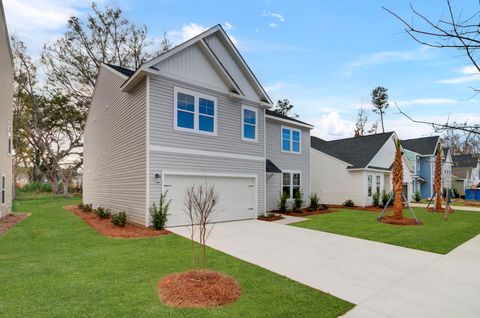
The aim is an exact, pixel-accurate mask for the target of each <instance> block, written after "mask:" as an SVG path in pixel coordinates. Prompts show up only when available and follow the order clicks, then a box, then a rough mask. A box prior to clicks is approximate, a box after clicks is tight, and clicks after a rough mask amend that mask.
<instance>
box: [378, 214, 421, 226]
mask: <svg viewBox="0 0 480 318" xmlns="http://www.w3.org/2000/svg"><path fill="white" fill-rule="evenodd" d="M380 222H382V223H385V224H393V225H422V224H423V223H422V221H419V223H418V224H417V221H416V220H415V219H413V218H401V219H395V218H394V217H393V216H390V215H387V216H384V217H383V218H382V219H381V220H380Z"/></svg>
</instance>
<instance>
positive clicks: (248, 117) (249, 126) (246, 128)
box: [242, 106, 257, 141]
mask: <svg viewBox="0 0 480 318" xmlns="http://www.w3.org/2000/svg"><path fill="white" fill-rule="evenodd" d="M242 139H243V140H247V141H257V110H256V109H255V108H253V107H248V106H243V107H242Z"/></svg>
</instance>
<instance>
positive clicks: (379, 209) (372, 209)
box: [330, 205, 393, 212]
mask: <svg viewBox="0 0 480 318" xmlns="http://www.w3.org/2000/svg"><path fill="white" fill-rule="evenodd" d="M330 206H331V207H334V208H338V209H349V210H358V211H370V212H382V211H383V206H373V205H370V206H366V207H361V206H354V207H351V208H350V207H346V206H344V205H330ZM385 211H387V212H388V211H393V208H387V209H386V210H385Z"/></svg>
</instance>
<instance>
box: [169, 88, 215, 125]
mask: <svg viewBox="0 0 480 318" xmlns="http://www.w3.org/2000/svg"><path fill="white" fill-rule="evenodd" d="M215 108H216V100H215V98H213V97H208V96H206V95H203V94H200V93H196V92H191V91H187V90H182V89H177V88H175V129H178V130H185V131H192V132H197V133H206V134H215V133H216V109H215Z"/></svg>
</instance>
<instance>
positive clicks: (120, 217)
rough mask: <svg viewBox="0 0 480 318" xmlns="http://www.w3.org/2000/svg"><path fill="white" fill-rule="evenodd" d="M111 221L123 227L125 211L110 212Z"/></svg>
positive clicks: (125, 220)
mask: <svg viewBox="0 0 480 318" xmlns="http://www.w3.org/2000/svg"><path fill="white" fill-rule="evenodd" d="M111 222H112V224H113V225H115V226H119V227H124V226H125V223H127V213H125V212H118V213H114V214H112V219H111Z"/></svg>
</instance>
